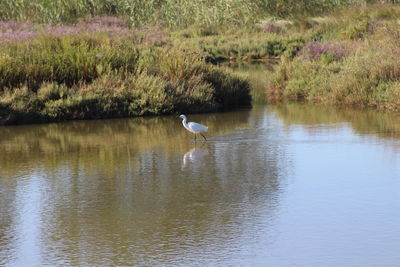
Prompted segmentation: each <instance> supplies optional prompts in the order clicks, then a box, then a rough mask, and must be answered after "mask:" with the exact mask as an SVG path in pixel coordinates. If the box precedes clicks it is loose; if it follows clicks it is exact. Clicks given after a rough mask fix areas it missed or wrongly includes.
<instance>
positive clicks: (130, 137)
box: [0, 111, 249, 175]
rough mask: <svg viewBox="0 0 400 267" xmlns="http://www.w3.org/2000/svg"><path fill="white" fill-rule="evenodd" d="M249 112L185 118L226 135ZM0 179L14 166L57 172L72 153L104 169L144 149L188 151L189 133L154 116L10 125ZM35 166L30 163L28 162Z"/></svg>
mask: <svg viewBox="0 0 400 267" xmlns="http://www.w3.org/2000/svg"><path fill="white" fill-rule="evenodd" d="M248 114H249V113H248V112H243V111H238V112H230V113H221V114H209V115H207V116H201V115H200V116H201V119H200V118H199V117H198V116H199V115H193V116H189V120H192V119H193V120H196V118H199V119H197V120H198V121H201V122H202V123H203V124H205V125H207V126H208V127H209V129H210V132H209V133H208V135H209V136H212V135H217V134H218V133H220V132H226V131H230V130H233V129H236V128H237V127H241V125H243V124H246V123H247V119H248ZM0 136H1V139H0V150H1V151H2V152H3V153H1V154H0V175H11V174H13V173H15V172H17V171H18V167H17V166H16V163H18V164H21V165H19V166H22V165H24V164H27V165H32V166H36V164H39V165H41V164H43V165H45V166H47V167H50V168H57V166H58V165H60V164H61V163H62V162H65V161H69V162H70V163H71V161H70V160H69V159H70V157H71V153H73V155H75V156H76V157H77V158H79V159H80V160H82V161H85V162H87V163H88V164H87V166H89V165H90V164H92V165H94V164H95V163H94V162H92V163H90V160H92V159H94V158H96V160H101V161H104V164H105V165H106V166H108V168H109V169H111V170H113V169H114V167H113V164H116V162H118V164H122V163H123V161H127V159H128V158H127V155H128V154H130V155H133V154H135V153H139V152H143V151H146V150H149V149H163V150H164V151H165V152H166V153H171V152H172V151H173V150H176V149H179V150H180V151H185V152H186V151H188V150H189V149H190V147H191V139H193V136H192V135H190V134H189V133H188V132H187V131H186V130H185V129H184V128H183V127H182V124H181V120H180V119H179V118H176V117H173V116H169V117H153V118H133V119H117V120H108V121H88V122H81V121H77V122H70V123H62V124H43V125H36V126H33V125H26V126H9V127H1V128H0ZM33 163H35V164H33Z"/></svg>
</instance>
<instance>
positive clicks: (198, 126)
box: [188, 122, 208, 132]
mask: <svg viewBox="0 0 400 267" xmlns="http://www.w3.org/2000/svg"><path fill="white" fill-rule="evenodd" d="M188 126H189V128H190V129H192V130H193V131H195V132H203V131H204V132H207V130H208V127H206V126H204V125H201V124H200V123H197V122H189V123H188Z"/></svg>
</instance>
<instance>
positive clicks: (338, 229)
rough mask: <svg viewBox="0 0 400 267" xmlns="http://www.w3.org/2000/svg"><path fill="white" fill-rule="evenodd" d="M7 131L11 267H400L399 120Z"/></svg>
mask: <svg viewBox="0 0 400 267" xmlns="http://www.w3.org/2000/svg"><path fill="white" fill-rule="evenodd" d="M191 120H193V121H196V122H200V123H202V124H205V125H207V126H208V127H209V129H210V130H209V133H207V137H208V139H209V142H203V141H199V142H197V143H194V142H193V136H192V135H190V134H189V133H188V132H186V130H185V129H184V128H183V127H182V124H181V120H180V119H178V118H177V117H175V116H167V117H153V118H133V119H115V120H99V121H83V122H68V123H60V124H46V125H25V126H7V127H0V152H1V153H0V215H1V216H0V266H60V265H63V266H65V265H67V266H116V265H118V266H159V265H162V266H399V265H400V253H399V248H400V120H399V115H397V114H382V113H378V112H372V111H368V112H367V111H355V110H341V111H338V110H334V109H332V108H324V107H313V106H303V105H280V106H266V105H255V106H254V107H253V108H252V109H244V110H237V111H233V112H227V113H220V114H202V115H191V116H189V121H191Z"/></svg>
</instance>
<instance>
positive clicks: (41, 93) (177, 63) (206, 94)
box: [0, 28, 250, 124]
mask: <svg viewBox="0 0 400 267" xmlns="http://www.w3.org/2000/svg"><path fill="white" fill-rule="evenodd" d="M73 29H75V28H71V30H73ZM53 30H54V32H52V31H53ZM65 30H66V29H50V30H49V29H47V31H46V32H41V33H37V36H35V37H33V38H28V39H25V40H24V41H23V42H18V41H15V40H11V41H10V40H9V42H6V43H3V44H2V50H1V52H0V121H1V123H2V124H15V123H28V122H49V121H60V120H72V119H93V118H107V117H125V116H140V115H147V114H171V113H180V112H185V113H186V112H191V113H193V112H210V111H217V110H221V109H224V108H228V107H230V106H235V105H249V104H250V95H249V85H248V83H247V82H246V81H245V80H243V79H241V78H238V77H236V76H235V75H233V74H232V73H230V72H227V71H226V70H222V69H219V68H217V67H214V66H211V65H207V64H205V63H204V60H203V59H202V56H201V55H199V54H196V53H195V52H190V53H189V52H187V51H186V52H185V51H181V50H177V49H174V48H171V47H162V46H160V45H159V44H158V42H152V40H151V38H150V37H149V38H147V37H146V38H144V39H143V38H136V37H137V35H134V34H131V33H130V31H128V30H127V32H124V31H122V29H120V30H121V31H122V33H121V34H120V35H117V36H115V33H116V31H115V30H114V31H112V34H111V33H110V32H107V31H96V32H94V33H93V32H88V31H87V32H85V31H80V33H77V34H71V33H68V34H64V31H65ZM157 39H158V38H157Z"/></svg>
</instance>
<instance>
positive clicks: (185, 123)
mask: <svg viewBox="0 0 400 267" xmlns="http://www.w3.org/2000/svg"><path fill="white" fill-rule="evenodd" d="M182 124H183V127H185V128H188V125H187V121H186V118H184V119H183V120H182Z"/></svg>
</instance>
